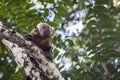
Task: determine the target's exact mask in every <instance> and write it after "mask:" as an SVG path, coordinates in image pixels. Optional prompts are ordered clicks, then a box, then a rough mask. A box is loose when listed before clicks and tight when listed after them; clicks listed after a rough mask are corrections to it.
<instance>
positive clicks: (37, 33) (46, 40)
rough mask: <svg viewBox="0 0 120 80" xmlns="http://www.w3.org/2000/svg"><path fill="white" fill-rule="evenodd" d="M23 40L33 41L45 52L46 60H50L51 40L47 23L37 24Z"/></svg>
mask: <svg viewBox="0 0 120 80" xmlns="http://www.w3.org/2000/svg"><path fill="white" fill-rule="evenodd" d="M25 38H26V39H27V40H31V41H33V42H34V43H35V44H36V45H37V46H38V47H40V48H41V49H42V50H43V51H44V52H45V56H46V58H48V59H50V60H52V56H51V48H52V40H51V35H50V26H49V25H48V24H47V23H39V24H38V25H37V26H36V27H35V28H34V29H33V30H32V31H31V32H30V33H29V34H28V35H26V36H25Z"/></svg>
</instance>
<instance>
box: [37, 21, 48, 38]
mask: <svg viewBox="0 0 120 80" xmlns="http://www.w3.org/2000/svg"><path fill="white" fill-rule="evenodd" d="M38 30H39V34H40V36H41V37H48V36H50V27H49V25H48V24H46V23H42V24H40V25H39V27H38Z"/></svg>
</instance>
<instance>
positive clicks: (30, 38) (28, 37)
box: [24, 34, 32, 41]
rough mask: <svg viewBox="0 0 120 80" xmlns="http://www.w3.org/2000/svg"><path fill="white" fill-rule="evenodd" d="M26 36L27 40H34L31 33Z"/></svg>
mask: <svg viewBox="0 0 120 80" xmlns="http://www.w3.org/2000/svg"><path fill="white" fill-rule="evenodd" d="M24 38H25V39H26V40H29V41H31V40H32V36H31V35H30V34H26V35H24Z"/></svg>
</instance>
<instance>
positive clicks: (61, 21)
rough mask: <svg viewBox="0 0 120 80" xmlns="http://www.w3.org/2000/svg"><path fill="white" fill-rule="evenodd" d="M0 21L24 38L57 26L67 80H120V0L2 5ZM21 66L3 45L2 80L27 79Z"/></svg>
mask: <svg viewBox="0 0 120 80" xmlns="http://www.w3.org/2000/svg"><path fill="white" fill-rule="evenodd" d="M0 21H2V22H3V23H4V24H5V25H7V26H8V27H9V28H11V29H13V30H14V31H16V32H19V33H21V34H23V35H24V34H27V33H29V32H30V31H31V30H32V29H33V28H34V27H35V26H36V24H37V23H39V22H46V23H48V24H49V25H51V26H52V27H51V32H52V33H51V34H52V39H53V50H52V55H53V58H54V62H55V63H56V66H57V67H58V68H59V69H60V71H61V73H62V74H63V76H64V77H65V79H66V80H120V1H119V0H38V1H37V0H17V1H16V0H0ZM80 22H82V25H77V26H78V29H77V30H76V32H74V31H73V32H71V31H72V29H74V28H75V26H74V25H76V24H77V23H80ZM71 25H73V26H72V29H69V30H68V28H69V26H71ZM81 27H83V29H82V30H80V28H81ZM70 32H71V33H70ZM16 66H17V65H16V63H15V62H14V59H13V58H12V56H11V55H10V54H9V52H8V51H7V49H6V48H5V46H4V45H3V44H2V43H1V42H0V80H25V74H24V72H23V71H22V70H19V71H16Z"/></svg>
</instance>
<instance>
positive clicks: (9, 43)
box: [0, 22, 64, 80]
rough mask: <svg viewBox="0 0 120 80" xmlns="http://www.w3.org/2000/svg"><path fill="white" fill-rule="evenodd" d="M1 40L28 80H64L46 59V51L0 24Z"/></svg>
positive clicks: (53, 65)
mask: <svg viewBox="0 0 120 80" xmlns="http://www.w3.org/2000/svg"><path fill="white" fill-rule="evenodd" d="M0 39H2V42H3V44H4V45H5V46H6V47H7V48H8V49H9V50H10V51H11V52H12V55H13V57H14V58H15V61H16V63H17V64H18V66H19V67H20V68H23V69H24V71H25V73H26V75H27V80H64V78H63V77H62V75H61V74H60V72H59V70H58V69H57V68H56V66H55V64H54V63H53V62H52V61H50V60H48V59H46V57H44V55H43V54H44V51H42V50H41V49H40V48H38V47H37V46H36V45H35V44H34V43H32V42H30V41H27V40H25V39H24V37H23V36H22V35H20V34H19V33H16V32H14V31H12V30H10V29H8V28H7V27H6V26H4V25H3V24H2V22H0Z"/></svg>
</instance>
